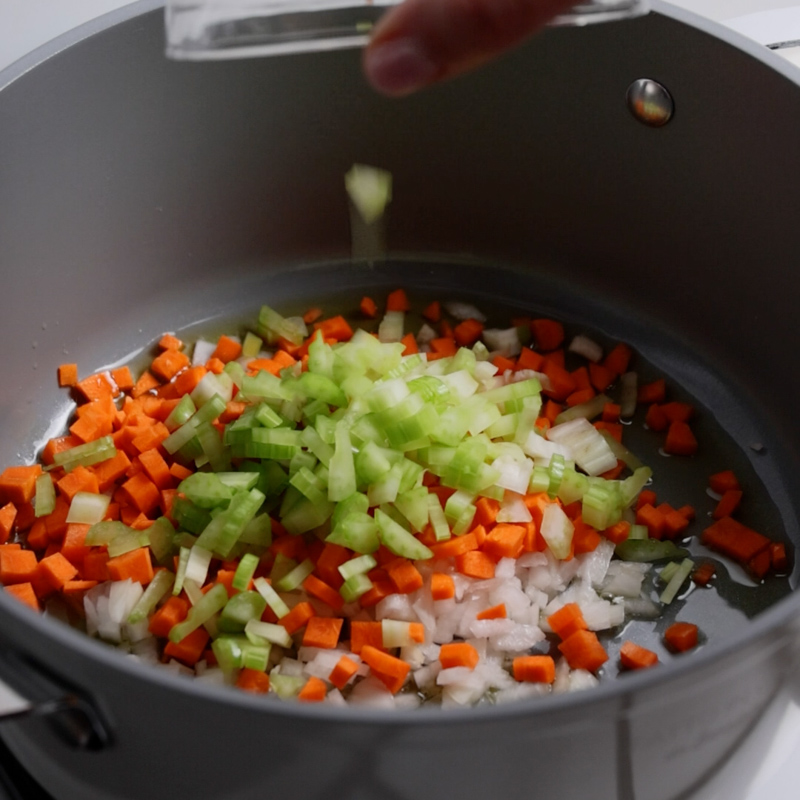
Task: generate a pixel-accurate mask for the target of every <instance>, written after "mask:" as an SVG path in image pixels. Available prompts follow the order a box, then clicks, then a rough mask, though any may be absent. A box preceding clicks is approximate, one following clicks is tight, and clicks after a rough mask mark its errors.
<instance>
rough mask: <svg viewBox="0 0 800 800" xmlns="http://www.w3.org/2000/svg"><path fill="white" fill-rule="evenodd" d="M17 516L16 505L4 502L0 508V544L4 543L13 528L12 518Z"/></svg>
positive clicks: (14, 518)
mask: <svg viewBox="0 0 800 800" xmlns="http://www.w3.org/2000/svg"><path fill="white" fill-rule="evenodd" d="M16 518H17V507H16V506H15V505H14V504H13V503H6V504H5V505H4V506H3V507H2V508H0V544H5V543H6V542H7V541H8V539H9V537H10V536H11V532H12V531H13V530H14V520H16Z"/></svg>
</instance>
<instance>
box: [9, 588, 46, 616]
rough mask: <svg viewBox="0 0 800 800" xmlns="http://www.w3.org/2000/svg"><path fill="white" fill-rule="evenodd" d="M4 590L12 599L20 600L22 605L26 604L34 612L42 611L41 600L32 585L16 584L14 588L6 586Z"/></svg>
mask: <svg viewBox="0 0 800 800" xmlns="http://www.w3.org/2000/svg"><path fill="white" fill-rule="evenodd" d="M4 589H5V591H6V592H7V593H8V594H10V595H11V596H12V597H14V598H15V599H17V600H19V602H20V603H24V604H25V605H26V606H29V607H30V608H32V609H33V610H34V611H41V610H42V608H41V606H40V605H39V598H38V597H37V596H36V592H35V591H34V590H33V586H32V585H31V584H30V583H15V584H14V585H13V586H5V587H4Z"/></svg>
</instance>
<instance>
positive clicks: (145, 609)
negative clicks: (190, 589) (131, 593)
mask: <svg viewBox="0 0 800 800" xmlns="http://www.w3.org/2000/svg"><path fill="white" fill-rule="evenodd" d="M174 582H175V576H174V575H173V574H172V573H171V572H170V571H169V570H167V569H160V570H158V572H156V573H155V575H153V580H152V581H150V583H148V584H147V588H146V589H145V590H144V592H143V593H142V596H141V597H140V598H139V599H138V600H137V602H136V605H135V606H134V607H133V608H132V609H131V613H130V614H129V615H128V624H129V625H137V624H138V623H140V622H144V620H146V619H147V618H148V617H149V616H150V614H151V613H152V611H153V609H155V607H156V606H157V605H158V603H159V602H160V601H161V600H162V599H163V598H164V597H165V596H166V595H167V594H169V593H170V591H171V589H172V585H173V583H174Z"/></svg>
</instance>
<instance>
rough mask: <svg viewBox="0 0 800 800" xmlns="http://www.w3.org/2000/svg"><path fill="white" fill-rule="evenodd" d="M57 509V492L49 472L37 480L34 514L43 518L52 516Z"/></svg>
mask: <svg viewBox="0 0 800 800" xmlns="http://www.w3.org/2000/svg"><path fill="white" fill-rule="evenodd" d="M55 507H56V490H55V486H53V479H52V478H51V477H50V474H49V473H47V472H44V473H42V474H41V475H40V476H39V477H38V478H37V479H36V492H35V495H34V500H33V508H34V514H35V516H37V517H43V516H45V515H46V514H51V513H52V512H53V510H54V509H55Z"/></svg>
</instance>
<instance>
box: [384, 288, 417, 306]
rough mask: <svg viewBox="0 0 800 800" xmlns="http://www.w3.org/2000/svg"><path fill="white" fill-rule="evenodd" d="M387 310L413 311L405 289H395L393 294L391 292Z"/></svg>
mask: <svg viewBox="0 0 800 800" xmlns="http://www.w3.org/2000/svg"><path fill="white" fill-rule="evenodd" d="M386 310H387V311H410V310H411V303H409V302H408V297H407V296H406V293H405V289H395V290H394V291H393V292H389V296H388V297H387V298H386Z"/></svg>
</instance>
